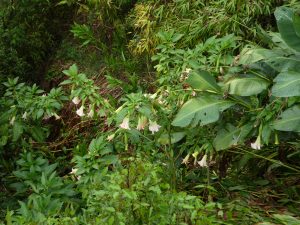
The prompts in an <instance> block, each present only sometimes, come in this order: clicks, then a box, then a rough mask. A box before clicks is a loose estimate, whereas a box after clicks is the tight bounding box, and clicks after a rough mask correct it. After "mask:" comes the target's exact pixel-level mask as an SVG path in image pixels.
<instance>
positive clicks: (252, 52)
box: [239, 45, 281, 65]
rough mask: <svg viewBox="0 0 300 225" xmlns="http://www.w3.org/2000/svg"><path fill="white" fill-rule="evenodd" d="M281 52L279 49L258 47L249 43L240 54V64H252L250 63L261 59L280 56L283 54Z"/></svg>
mask: <svg viewBox="0 0 300 225" xmlns="http://www.w3.org/2000/svg"><path fill="white" fill-rule="evenodd" d="M279 53H280V51H279V50H274V49H273V50H270V49H265V48H257V47H254V46H250V45H248V46H246V47H245V48H243V50H242V52H241V54H240V59H239V64H242V65H250V64H252V63H255V62H258V61H260V60H265V59H270V58H274V57H276V56H280V55H281V54H279Z"/></svg>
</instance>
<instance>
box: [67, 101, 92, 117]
mask: <svg viewBox="0 0 300 225" xmlns="http://www.w3.org/2000/svg"><path fill="white" fill-rule="evenodd" d="M72 102H73V103H74V104H75V105H78V104H79V103H80V102H81V100H80V98H78V97H77V96H76V97H74V98H73V99H72ZM76 114H77V115H78V116H80V117H83V116H85V115H86V114H85V113H84V105H81V106H80V108H79V109H77V110H76ZM94 114H95V110H94V108H93V107H92V106H91V105H90V106H89V112H88V113H87V117H89V118H93V117H94Z"/></svg>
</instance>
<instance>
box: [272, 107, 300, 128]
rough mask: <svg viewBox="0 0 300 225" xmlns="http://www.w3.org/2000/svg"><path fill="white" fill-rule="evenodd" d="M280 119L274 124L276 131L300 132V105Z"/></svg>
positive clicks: (285, 112)
mask: <svg viewBox="0 0 300 225" xmlns="http://www.w3.org/2000/svg"><path fill="white" fill-rule="evenodd" d="M280 118H281V119H279V120H276V121H274V122H273V124H272V125H273V128H274V129H275V130H281V131H295V132H300V105H295V106H293V107H291V108H289V109H287V110H285V111H284V112H283V113H282V114H281V115H280Z"/></svg>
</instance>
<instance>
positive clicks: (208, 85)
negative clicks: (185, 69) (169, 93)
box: [187, 71, 221, 92]
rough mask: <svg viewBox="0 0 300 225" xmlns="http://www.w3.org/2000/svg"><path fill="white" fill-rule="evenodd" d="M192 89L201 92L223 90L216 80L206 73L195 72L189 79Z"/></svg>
mask: <svg viewBox="0 0 300 225" xmlns="http://www.w3.org/2000/svg"><path fill="white" fill-rule="evenodd" d="M187 83H188V84H189V85H191V87H192V88H194V89H198V90H201V91H212V92H219V91H220V90H221V88H220V87H219V86H218V85H217V82H216V80H215V78H214V77H213V76H212V75H211V74H209V73H208V72H206V71H193V72H191V74H190V75H189V78H188V79H187Z"/></svg>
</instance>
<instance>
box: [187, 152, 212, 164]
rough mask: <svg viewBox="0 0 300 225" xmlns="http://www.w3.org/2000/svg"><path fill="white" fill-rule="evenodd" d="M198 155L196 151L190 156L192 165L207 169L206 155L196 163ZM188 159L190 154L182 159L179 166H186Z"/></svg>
mask: <svg viewBox="0 0 300 225" xmlns="http://www.w3.org/2000/svg"><path fill="white" fill-rule="evenodd" d="M198 154H199V152H198V151H196V152H194V153H193V154H192V156H193V157H194V165H196V164H198V165H199V166H200V167H208V164H207V155H206V154H205V155H204V156H203V157H202V159H201V160H200V161H197V157H198ZM189 158H190V154H187V155H186V157H184V159H183V160H182V163H181V164H185V165H187V164H188V163H189Z"/></svg>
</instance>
